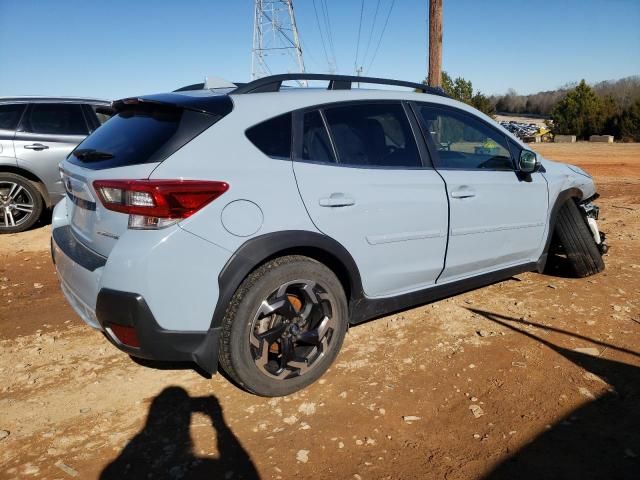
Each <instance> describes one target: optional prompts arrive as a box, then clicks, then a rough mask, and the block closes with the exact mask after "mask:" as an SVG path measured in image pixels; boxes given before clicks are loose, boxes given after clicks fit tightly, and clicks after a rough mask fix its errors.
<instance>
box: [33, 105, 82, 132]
mask: <svg viewBox="0 0 640 480" xmlns="http://www.w3.org/2000/svg"><path fill="white" fill-rule="evenodd" d="M24 127H25V130H26V131H28V132H32V133H47V134H54V135H86V134H87V133H89V132H88V131H87V124H86V123H85V121H84V116H83V113H82V107H81V106H80V105H79V104H73V103H60V104H57V103H34V104H33V105H31V109H30V112H28V118H27V120H26V122H25V125H24Z"/></svg>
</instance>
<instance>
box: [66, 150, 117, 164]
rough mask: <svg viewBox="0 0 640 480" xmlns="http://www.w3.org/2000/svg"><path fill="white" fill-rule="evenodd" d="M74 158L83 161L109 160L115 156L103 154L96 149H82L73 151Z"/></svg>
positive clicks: (107, 153)
mask: <svg viewBox="0 0 640 480" xmlns="http://www.w3.org/2000/svg"><path fill="white" fill-rule="evenodd" d="M73 155H74V157H76V158H77V159H79V160H82V161H88V162H90V161H92V160H109V159H110V158H113V154H112V153H109V152H101V151H99V150H96V149H95V148H80V149H77V150H74V151H73Z"/></svg>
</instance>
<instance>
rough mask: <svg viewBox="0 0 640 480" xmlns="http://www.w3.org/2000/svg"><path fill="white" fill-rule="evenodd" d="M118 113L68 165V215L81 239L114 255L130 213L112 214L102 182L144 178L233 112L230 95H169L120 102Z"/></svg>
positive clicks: (102, 252)
mask: <svg viewBox="0 0 640 480" xmlns="http://www.w3.org/2000/svg"><path fill="white" fill-rule="evenodd" d="M113 106H114V109H115V111H116V114H115V115H114V116H113V117H112V118H111V119H110V120H108V121H107V122H106V123H105V124H104V125H102V126H101V127H100V128H98V129H97V130H96V131H95V132H93V133H92V134H91V135H90V136H89V137H87V138H86V139H85V140H84V141H83V142H82V143H81V144H80V145H78V147H76V149H75V150H74V151H73V152H72V153H71V154H70V155H69V156H68V157H67V159H66V160H65V161H64V162H63V164H62V169H61V174H62V177H63V182H64V185H65V189H66V193H67V199H66V202H67V211H68V213H69V219H70V223H71V228H72V232H73V233H74V235H75V237H76V238H77V239H78V240H79V241H81V242H82V243H83V244H85V245H86V246H87V247H89V248H91V249H92V250H93V251H95V252H96V253H98V254H100V255H102V256H104V257H108V256H109V253H110V252H111V249H112V248H113V246H114V245H115V242H116V241H117V240H118V238H119V237H120V236H121V235H122V234H123V233H124V232H125V231H126V230H127V228H128V222H129V215H128V214H126V213H121V212H117V211H113V210H108V209H107V208H105V207H104V205H103V204H102V203H101V200H100V197H99V195H98V193H97V192H96V189H95V188H94V182H95V181H96V180H144V179H147V178H149V176H150V175H151V173H152V172H153V170H154V169H155V168H156V167H157V166H158V165H159V164H160V163H161V162H162V161H164V160H165V159H166V158H168V157H169V156H170V155H172V154H173V153H174V152H176V151H177V150H179V149H180V148H182V147H183V146H184V145H186V144H187V143H189V142H190V141H191V140H193V139H194V138H195V137H196V136H198V135H199V134H200V133H202V132H203V131H205V130H206V129H207V128H209V127H210V126H212V125H213V124H214V123H216V122H217V121H218V120H220V119H221V118H222V117H224V116H225V115H227V114H228V113H229V112H231V110H232V108H233V105H232V102H231V99H230V98H229V97H228V96H226V95H208V96H202V94H200V95H198V96H196V95H187V94H176V93H173V94H164V95H154V96H148V97H140V98H129V99H124V100H119V101H117V102H114V104H113Z"/></svg>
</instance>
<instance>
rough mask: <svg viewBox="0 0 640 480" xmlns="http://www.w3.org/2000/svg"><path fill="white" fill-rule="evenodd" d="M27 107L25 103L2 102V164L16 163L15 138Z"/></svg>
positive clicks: (0, 147) (0, 123) (0, 158)
mask: <svg viewBox="0 0 640 480" xmlns="http://www.w3.org/2000/svg"><path fill="white" fill-rule="evenodd" d="M25 107H26V105H25V104H24V103H5V104H0V165H11V166H15V165H16V155H15V150H14V146H13V138H14V137H15V134H16V127H17V126H18V122H19V121H20V117H21V116H22V112H23V111H24V109H25Z"/></svg>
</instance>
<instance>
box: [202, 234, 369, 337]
mask: <svg viewBox="0 0 640 480" xmlns="http://www.w3.org/2000/svg"><path fill="white" fill-rule="evenodd" d="M292 254H297V255H305V256H308V257H311V258H314V259H316V260H319V261H321V262H322V263H324V264H326V266H327V267H329V268H330V269H331V270H333V271H334V273H335V274H336V276H337V277H338V279H339V280H340V281H341V283H342V284H343V287H344V289H345V293H346V295H347V300H348V302H349V303H351V302H352V301H353V300H354V298H361V297H362V296H363V289H362V281H361V278H360V271H359V270H358V267H357V265H356V262H355V260H354V259H353V257H352V256H351V254H350V253H349V252H348V251H347V249H346V248H345V247H344V246H343V245H342V244H340V243H339V242H338V241H336V240H334V239H333V238H331V237H328V236H327V235H323V234H321V233H316V232H311V231H306V230H288V231H281V232H273V233H268V234H265V235H260V236H258V237H254V238H252V239H250V240H247V241H246V242H245V243H244V244H242V246H240V248H238V250H236V252H235V253H234V254H233V256H232V257H231V258H230V259H229V261H228V262H227V263H226V265H225V266H224V267H223V269H222V271H221V272H220V274H219V275H218V287H219V296H218V302H217V304H216V308H215V311H214V313H213V318H212V320H211V327H212V328H215V327H219V326H220V325H221V323H222V319H223V317H224V314H225V311H226V308H227V305H228V304H229V302H230V301H231V298H232V297H233V294H234V293H235V291H236V290H237V288H238V287H239V286H240V284H241V283H242V281H243V280H244V279H245V278H246V277H247V275H249V274H250V273H251V272H252V271H253V270H255V269H256V268H258V267H259V266H260V265H262V264H263V263H265V262H266V261H269V260H270V259H272V258H274V257H278V256H281V255H292Z"/></svg>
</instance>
